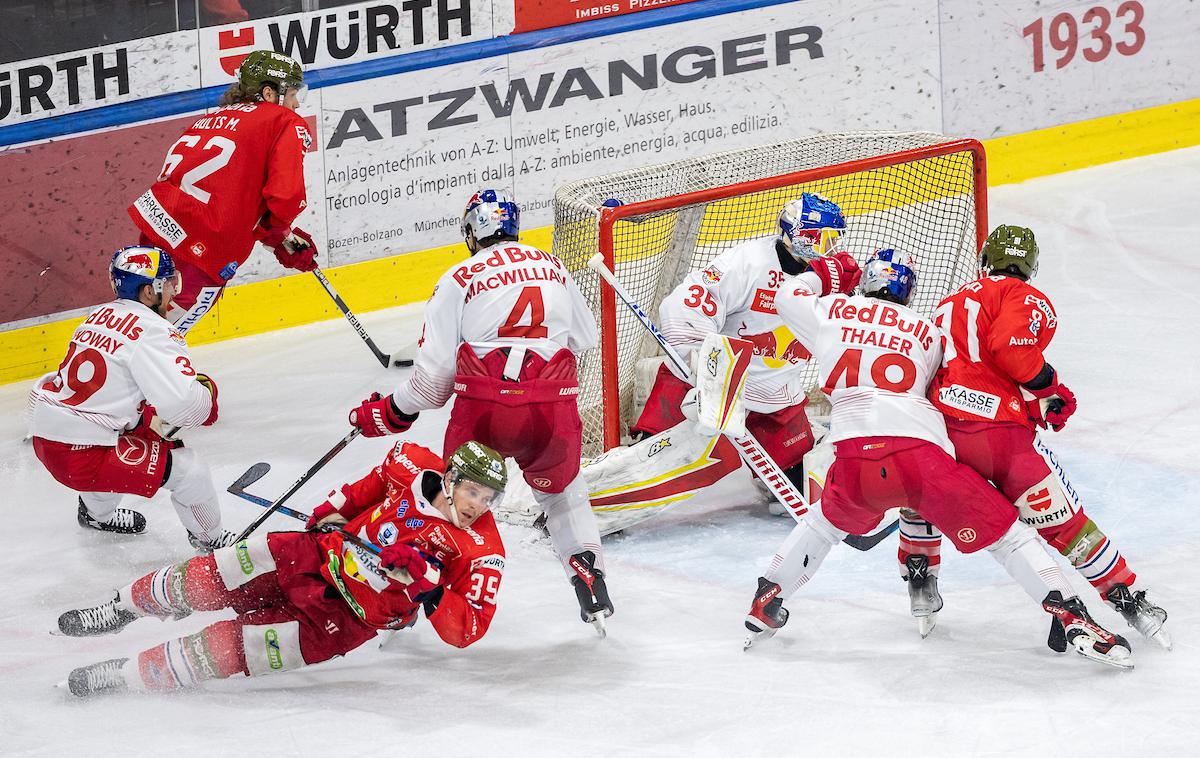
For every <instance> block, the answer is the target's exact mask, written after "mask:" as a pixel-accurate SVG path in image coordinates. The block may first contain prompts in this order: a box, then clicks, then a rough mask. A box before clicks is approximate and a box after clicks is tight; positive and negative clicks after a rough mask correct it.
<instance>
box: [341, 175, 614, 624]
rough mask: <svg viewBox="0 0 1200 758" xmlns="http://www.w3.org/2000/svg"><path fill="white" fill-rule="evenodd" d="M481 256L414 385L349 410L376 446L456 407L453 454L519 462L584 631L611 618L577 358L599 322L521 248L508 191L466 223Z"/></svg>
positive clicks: (477, 201) (432, 327)
mask: <svg viewBox="0 0 1200 758" xmlns="http://www.w3.org/2000/svg"><path fill="white" fill-rule="evenodd" d="M462 229H463V236H464V238H465V240H466V245H467V249H468V250H469V251H470V253H471V258H470V259H469V260H467V261H465V262H464V263H461V264H456V265H454V266H452V267H451V268H450V270H449V271H447V272H446V273H445V274H443V275H442V277H441V279H439V280H438V283H437V286H436V287H435V288H434V291H433V296H432V297H430V298H429V303H428V304H427V305H426V307H425V325H424V328H423V331H422V333H421V339H420V341H418V342H417V357H416V365H415V367H414V369H413V373H412V376H411V377H410V378H409V380H408V381H407V382H406V383H405V384H404V385H403V386H402V387H400V388H399V389H398V390H396V392H395V393H394V394H392V395H387V396H384V395H380V394H379V393H375V394H373V395H372V396H371V397H369V398H367V399H366V400H364V401H363V402H362V404H361V405H359V407H357V408H355V409H354V410H352V411H351V412H350V423H351V424H353V425H354V426H357V427H358V428H360V429H362V431H363V434H364V435H365V436H367V437H377V436H380V435H385V434H397V433H399V432H403V431H405V430H406V429H408V428H409V427H410V426H411V425H412V423H413V421H414V420H416V418H417V414H418V413H419V412H420V411H423V410H426V409H429V408H440V407H441V406H443V405H445V404H446V402H447V401H449V400H450V397H451V395H453V396H454V397H455V401H454V408H453V410H452V411H451V414H450V422H449V424H448V425H447V427H446V439H445V449H446V450H453V449H454V448H455V447H456V446H457V445H459V444H461V443H462V442H463V441H465V440H468V439H476V440H479V441H480V442H483V443H485V444H487V445H490V446H491V447H493V448H495V449H496V450H498V451H500V453H501V454H502V455H505V456H509V457H512V458H514V459H516V461H517V464H518V465H519V466H520V467H521V472H522V474H523V475H524V479H525V481H526V482H527V483H528V484H529V486H530V487H531V488H532V489H533V492H534V497H535V499H536V500H537V502H538V505H539V506H541V508H542V510H543V512H544V513H545V514H546V528H547V530H548V531H549V532H550V539H551V541H552V542H553V544H554V548H555V550H556V551H557V552H558V555H559V557H560V559H561V560H562V561H563V566H564V568H565V570H566V572H567V577H568V579H569V580H570V582H571V584H572V585H573V586H574V588H575V593H576V597H577V599H578V600H579V604H580V615H581V616H582V617H583V619H584V621H587V622H589V623H594V624H596V626H597V627H598V628H602V625H603V623H604V621H603V619H604V618H605V617H606V616H608V615H610V614H611V613H612V602H611V601H610V600H609V597H608V589H607V585H606V581H605V578H604V558H603V554H602V553H601V551H600V533H599V530H598V528H597V526H596V518H595V516H594V515H593V514H592V511H591V507H590V506H589V503H588V493H587V486H586V484H585V483H584V481H583V479H582V477H581V475H580V473H579V463H580V452H581V448H582V433H583V425H582V422H581V421H580V418H579V408H578V406H577V404H576V396H577V395H578V394H579V382H578V378H577V376H576V368H575V367H576V363H575V356H576V354H578V353H580V352H582V351H584V350H588V349H590V348H592V347H594V346H595V344H596V340H597V334H596V324H595V321H594V320H593V318H592V313H591V310H590V309H589V308H588V306H587V303H586V302H585V301H584V299H583V296H582V295H580V294H579V289H578V288H577V287H576V285H575V280H574V279H573V278H572V277H571V274H570V272H569V271H567V268H566V266H564V265H563V263H562V261H560V260H559V259H558V258H556V257H555V256H554V255H551V254H550V253H547V252H544V251H542V250H538V249H537V248H534V247H530V246H529V245H523V244H521V243H520V242H518V241H517V238H518V236H519V234H520V210H519V209H518V208H517V205H516V203H514V202H513V201H512V199H511V198H510V197H509V195H508V194H507V193H506V192H504V191H503V190H493V189H485V190H480V191H479V192H477V193H475V195H474V196H472V197H471V199H470V201H469V202H468V203H467V208H466V211H465V212H464V213H463V221H462Z"/></svg>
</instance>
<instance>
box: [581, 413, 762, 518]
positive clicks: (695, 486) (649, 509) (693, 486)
mask: <svg viewBox="0 0 1200 758" xmlns="http://www.w3.org/2000/svg"><path fill="white" fill-rule="evenodd" d="M740 466H741V459H740V458H739V457H738V454H737V450H736V449H734V447H733V444H732V443H730V442H729V441H728V440H727V439H725V438H724V437H713V438H708V439H706V438H704V437H702V436H700V435H698V434H697V433H696V431H695V427H694V425H693V424H692V423H691V422H690V421H685V422H683V423H681V424H678V425H677V426H675V427H672V428H671V429H668V430H667V431H665V432H661V433H659V434H656V435H654V436H652V437H647V438H645V439H643V440H642V441H641V442H638V443H636V444H634V445H630V446H629V447H622V448H614V449H613V450H610V451H608V452H607V453H605V454H604V455H602V456H600V457H599V458H597V459H595V460H594V461H591V462H589V463H588V464H587V465H586V466H584V468H583V473H584V476H585V478H586V480H587V483H588V496H589V498H590V500H591V505H592V510H593V512H594V513H595V514H596V519H597V521H598V523H599V526H600V533H601V534H612V533H613V532H616V531H620V530H621V529H624V528H626V527H628V526H632V525H633V524H636V523H639V522H641V521H644V520H646V519H648V518H650V517H652V516H654V515H656V514H658V513H662V512H663V511H664V510H665V509H666V508H668V507H671V506H674V505H677V504H679V503H681V502H684V501H686V500H689V499H691V498H692V497H693V496H695V495H696V493H697V492H699V491H700V490H702V489H704V488H705V487H708V486H710V485H712V484H714V483H716V482H717V481H719V480H720V479H722V478H723V477H725V476H727V475H728V474H730V473H732V472H734V471H737V469H738V468H739V467H740Z"/></svg>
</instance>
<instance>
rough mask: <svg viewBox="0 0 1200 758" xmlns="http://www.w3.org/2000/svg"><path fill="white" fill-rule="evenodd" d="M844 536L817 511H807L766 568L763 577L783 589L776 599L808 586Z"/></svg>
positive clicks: (786, 596)
mask: <svg viewBox="0 0 1200 758" xmlns="http://www.w3.org/2000/svg"><path fill="white" fill-rule="evenodd" d="M845 536H846V532H843V531H842V530H840V529H838V528H837V527H835V526H834V525H833V524H831V523H829V521H828V520H826V518H825V515H824V514H823V513H821V509H820V508H814V509H812V510H811V511H809V512H808V515H807V516H805V517H804V520H803V521H801V522H800V523H799V524H796V526H795V527H794V528H793V529H792V531H791V533H790V534H788V536H787V539H785V540H784V541H783V545H782V546H781V547H780V548H779V552H777V553H776V554H775V557H774V558H772V559H771V567H770V568H769V569H767V573H766V575H765V576H766V578H767V579H768V580H770V581H772V582H775V583H776V584H778V585H779V586H780V588H781V590H782V591H781V592H780V593H779V597H780V598H782V599H784V600H786V599H787V598H789V597H791V596H792V595H793V594H794V593H795V592H796V591H797V590H799V589H800V588H801V587H803V586H804V585H805V584H807V583H808V580H809V579H812V577H813V575H814V574H816V573H817V569H819V568H820V567H821V562H822V561H824V560H825V556H826V555H829V549H830V548H831V547H833V546H834V545H836V544H837V543H839V542H841V541H842V538H843V537H845Z"/></svg>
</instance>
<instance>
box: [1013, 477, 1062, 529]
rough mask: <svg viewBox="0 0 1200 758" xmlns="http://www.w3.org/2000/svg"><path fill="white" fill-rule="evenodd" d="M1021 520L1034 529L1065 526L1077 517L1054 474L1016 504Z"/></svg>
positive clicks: (1033, 487)
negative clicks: (1073, 517)
mask: <svg viewBox="0 0 1200 758" xmlns="http://www.w3.org/2000/svg"><path fill="white" fill-rule="evenodd" d="M1016 506H1017V510H1018V511H1020V514H1021V520H1022V521H1024V522H1025V523H1026V524H1029V525H1030V526H1032V527H1033V528H1034V529H1043V528H1045V527H1047V526H1058V525H1059V524H1065V523H1066V522H1067V521H1069V520H1070V519H1071V516H1073V515H1075V511H1074V509H1073V508H1072V507H1071V502H1070V501H1069V500H1068V499H1067V496H1066V494H1065V493H1064V492H1063V491H1062V487H1060V486H1058V480H1057V479H1056V478H1055V477H1054V474H1050V475H1049V476H1047V477H1046V478H1045V479H1043V480H1042V481H1040V482H1038V483H1037V484H1035V485H1033V486H1032V487H1030V488H1029V489H1028V490H1026V491H1025V494H1023V495H1021V497H1020V498H1018V499H1017V502H1016Z"/></svg>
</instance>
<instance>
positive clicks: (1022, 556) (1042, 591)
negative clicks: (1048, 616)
mask: <svg viewBox="0 0 1200 758" xmlns="http://www.w3.org/2000/svg"><path fill="white" fill-rule="evenodd" d="M987 551H988V552H989V553H991V554H992V557H993V558H995V559H996V560H997V561H998V562H999V563H1000V565H1001V566H1003V567H1004V570H1005V571H1007V572H1008V574H1009V576H1011V577H1012V578H1013V579H1016V580H1017V583H1018V584H1020V585H1021V589H1023V590H1025V593H1026V594H1027V595H1029V596H1030V597H1031V598H1033V600H1034V602H1035V603H1037V604H1038V605H1039V606H1040V605H1041V604H1042V601H1043V600H1044V599H1045V598H1046V595H1048V594H1050V592H1051V591H1053V590H1058V591H1059V592H1061V593H1062V596H1063V597H1065V598H1066V597H1074V596H1075V594H1076V593H1075V590H1073V589H1071V585H1070V583H1069V582H1068V581H1067V577H1066V576H1065V575H1064V574H1063V572H1062V571H1061V570H1060V569H1059V568H1058V564H1057V563H1055V562H1054V559H1053V558H1052V557H1051V556H1050V554H1049V553H1047V552H1046V550H1045V549H1044V548H1043V547H1042V546H1041V545H1040V544H1038V539H1037V533H1035V532H1034V531H1033V529H1031V528H1029V526H1027V525H1026V524H1024V523H1022V522H1020V521H1016V522H1014V523H1013V525H1012V526H1011V527H1009V529H1008V531H1007V532H1005V533H1004V535H1003V536H1001V537H1000V539H998V540H996V541H995V542H993V543H992V544H991V545H989V546H988V548H987Z"/></svg>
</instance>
